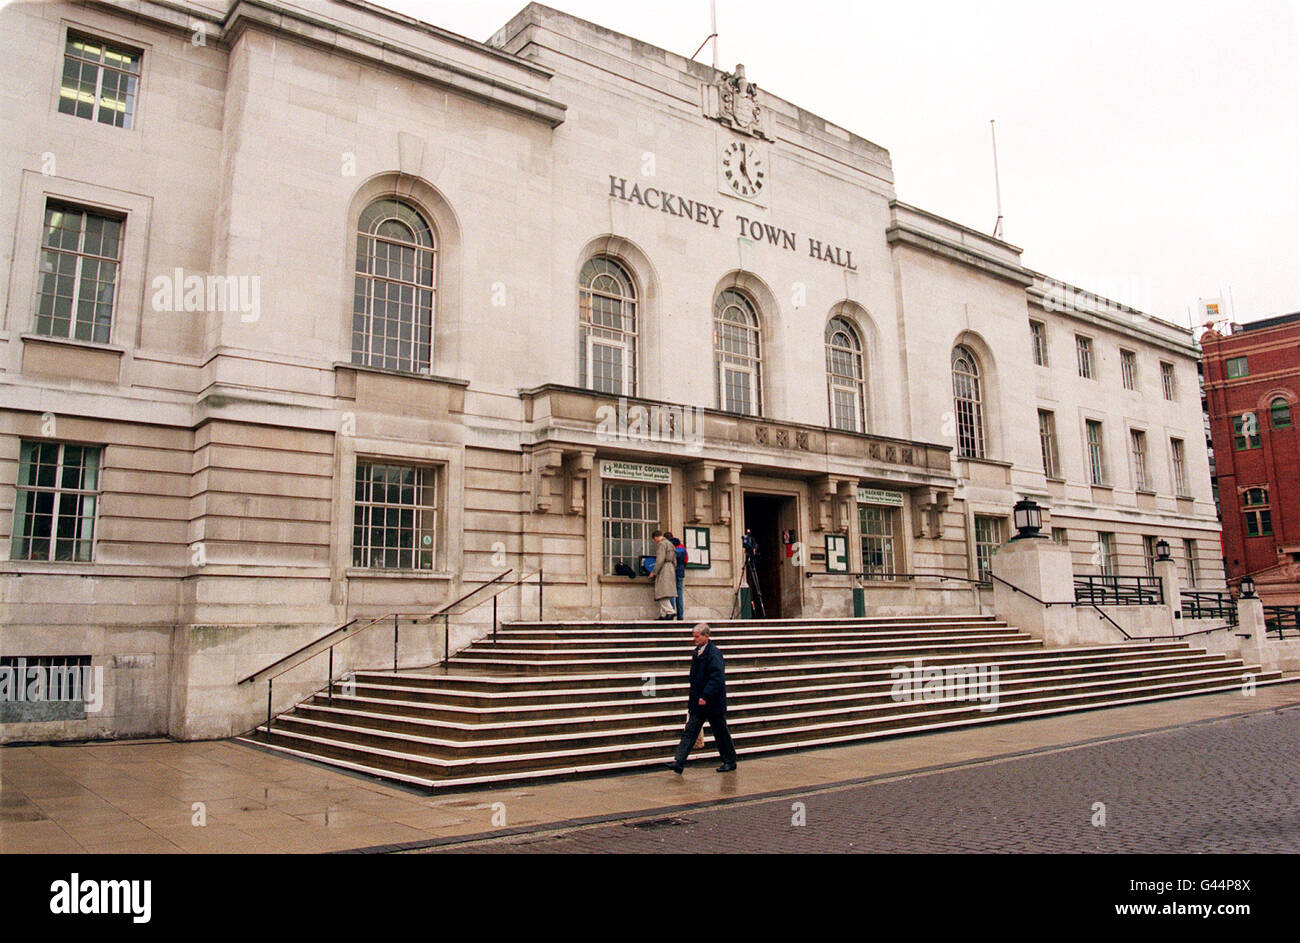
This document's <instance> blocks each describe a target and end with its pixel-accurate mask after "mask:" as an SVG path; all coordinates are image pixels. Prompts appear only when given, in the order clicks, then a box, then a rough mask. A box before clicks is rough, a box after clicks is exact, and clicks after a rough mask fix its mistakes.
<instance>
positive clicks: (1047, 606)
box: [989, 573, 1079, 609]
mask: <svg viewBox="0 0 1300 943" xmlns="http://www.w3.org/2000/svg"><path fill="white" fill-rule="evenodd" d="M989 576H990V577H991V578H992V579H993V580H994V581H995V582H998V583H1001V584H1002V585H1003V586H1006V587H1007V588H1008V589H1011V590H1014V591H1015V592H1017V593H1020V594H1021V595H1022V596H1028V597H1029V598H1030V599H1032V600H1033V601H1034V602H1036V603H1038V604H1039V605H1040V606H1042V607H1043V608H1044V609H1050V608H1051V607H1052V606H1070V607H1074V606H1077V605H1079V602H1078V600H1075V599H1071V600H1069V601H1062V602H1044V601H1043V600H1041V599H1039V598H1038V597H1037V596H1035V595H1034V594H1033V593H1031V592H1030V591H1029V590H1027V589H1021V588H1020V587H1019V586H1017V585H1016V584H1015V583H1012V582H1009V581H1007V580H1004V579H1003V578H1002V577H1000V576H998V575H997V574H996V573H990V574H989Z"/></svg>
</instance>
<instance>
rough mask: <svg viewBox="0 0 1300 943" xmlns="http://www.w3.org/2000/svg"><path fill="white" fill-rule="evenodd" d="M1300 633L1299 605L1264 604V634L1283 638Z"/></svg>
mask: <svg viewBox="0 0 1300 943" xmlns="http://www.w3.org/2000/svg"><path fill="white" fill-rule="evenodd" d="M1288 633H1290V634H1292V635H1300V606H1265V607H1264V634H1265V635H1269V634H1273V635H1276V636H1277V637H1278V638H1285V637H1286V636H1287V634H1288Z"/></svg>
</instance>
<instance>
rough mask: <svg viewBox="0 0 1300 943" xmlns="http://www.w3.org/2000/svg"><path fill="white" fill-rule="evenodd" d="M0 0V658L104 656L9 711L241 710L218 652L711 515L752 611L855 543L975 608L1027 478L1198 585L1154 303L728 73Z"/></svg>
mask: <svg viewBox="0 0 1300 943" xmlns="http://www.w3.org/2000/svg"><path fill="white" fill-rule="evenodd" d="M0 21H2V23H3V27H4V28H3V29H0V46H3V49H4V53H5V56H4V62H5V66H4V68H5V69H6V75H5V81H4V83H3V91H2V92H0V94H3V95H4V96H5V102H4V105H5V107H4V109H3V115H4V118H3V122H4V123H3V125H0V127H2V128H3V135H4V141H5V146H4V148H3V150H2V151H0V175H2V176H0V180H2V181H3V184H2V185H0V220H2V221H3V223H2V225H3V234H4V237H5V238H3V239H0V293H2V294H0V312H3V323H2V324H0V561H2V562H0V587H3V594H2V595H3V600H2V602H0V619H2V620H3V626H4V628H3V636H0V657H3V658H5V659H8V660H9V661H8V662H6V664H9V663H13V661H14V659H17V658H29V659H37V660H39V659H41V658H45V659H46V660H47V661H48V660H49V659H64V660H65V661H67V663H69V664H71V663H74V662H75V663H76V664H78V665H82V664H85V665H91V666H93V667H95V668H102V669H103V691H102V693H103V705H102V707H101V708H100V709H98V710H96V711H93V712H85V711H81V712H80V713H79V712H78V710H77V709H76V708H75V706H74V708H72V709H70V710H68V711H65V712H64V713H59V712H58V711H55V712H54V713H46V714H41V713H39V712H37V711H36V710H35V708H34V707H33V706H32V705H30V704H27V705H24V704H21V703H20V704H17V705H14V704H12V703H10V704H8V705H7V706H5V707H3V709H4V710H6V711H8V714H7V715H6V720H7V721H8V722H7V723H6V725H5V727H6V731H5V734H4V736H5V737H6V739H10V740H13V739H50V738H57V737H103V736H135V735H154V734H170V735H172V736H176V737H211V736H222V735H227V734H230V733H234V732H238V731H240V730H243V729H247V728H248V727H250V726H251V725H252V723H253V722H254V721H255V720H256V718H257V716H258V712H259V711H260V710H261V709H263V707H264V705H263V704H261V703H260V702H259V698H260V697H261V696H262V695H261V692H260V691H252V690H250V689H247V688H242V687H240V686H239V685H238V684H237V683H236V682H237V681H238V680H239V679H240V678H242V677H243V676H244V675H247V674H248V673H250V672H253V671H255V670H257V669H259V668H262V667H263V666H265V665H266V664H267V663H268V662H270V661H272V660H274V659H275V658H278V657H280V656H282V655H284V654H286V653H288V652H290V651H292V650H293V649H295V648H296V647H298V646H299V645H302V644H304V643H305V642H307V641H310V640H311V639H313V638H316V637H318V636H319V635H321V634H322V633H323V632H325V631H327V630H328V629H331V628H333V627H334V626H337V625H340V624H342V623H343V622H345V621H347V620H348V619H351V618H353V617H370V616H375V615H381V614H384V613H388V612H393V611H401V612H427V611H431V610H433V609H435V608H437V607H439V606H441V605H443V604H444V603H446V602H447V601H449V600H452V599H455V598H456V597H458V596H460V595H461V594H462V593H465V592H467V591H469V590H471V589H473V588H474V587H475V586H476V585H478V583H480V582H481V581H484V580H488V579H491V578H492V577H494V576H496V575H498V574H500V573H501V572H503V571H505V570H507V569H509V570H511V571H513V573H514V574H516V575H518V574H525V573H529V574H531V573H533V572H534V571H536V570H538V569H539V568H541V569H543V570H544V578H545V612H546V615H547V616H548V617H566V618H598V617H603V618H633V617H636V618H644V617H650V616H652V615H653V606H652V603H651V600H650V592H649V589H648V586H647V582H646V581H645V580H644V579H643V578H641V577H637V576H633V577H629V576H628V575H627V573H628V571H629V570H631V571H632V572H633V573H635V571H636V567H637V561H638V558H639V556H640V555H641V554H642V553H644V552H650V548H649V545H648V540H647V538H648V535H649V532H650V531H651V530H652V529H654V528H655V527H662V528H664V529H666V530H670V531H672V532H674V533H676V534H679V535H681V536H683V537H685V538H686V540H687V543H688V546H689V547H690V550H691V553H692V555H693V556H692V564H693V566H692V568H691V569H690V570H689V572H688V576H687V589H686V598H687V606H688V610H689V612H688V614H689V615H696V614H698V615H707V616H713V617H716V616H726V615H729V614H730V613H731V612H732V611H733V606H734V604H735V600H736V597H737V588H738V586H739V585H740V583H741V581H742V575H743V574H742V569H743V567H742V566H741V561H742V560H743V559H744V553H743V550H742V534H743V531H744V529H746V528H748V529H749V530H751V531H752V532H753V536H754V538H755V542H756V543H757V545H758V547H759V561H758V564H757V570H758V575H759V580H758V582H759V584H760V586H759V596H760V598H761V600H762V601H763V602H764V603H765V609H764V611H765V612H766V613H767V614H769V615H781V616H787V617H791V616H815V615H818V614H825V613H839V614H843V613H847V612H848V611H849V607H850V593H849V589H850V587H851V585H853V583H854V581H856V580H857V579H858V577H856V576H855V575H854V574H865V576H866V577H867V578H865V579H863V580H862V582H863V583H865V585H866V586H867V587H868V592H867V605H868V607H869V608H870V609H871V610H872V611H876V612H903V611H946V610H953V609H958V610H963V611H970V610H971V609H973V608H975V607H977V606H980V605H985V606H987V605H988V604H989V602H990V601H991V595H990V594H988V593H987V591H986V590H982V589H981V588H980V586H979V580H980V578H981V576H982V573H983V571H984V570H985V569H986V568H987V561H988V557H989V554H990V553H991V551H992V550H993V548H995V547H996V546H997V545H998V544H999V543H1001V542H1002V541H1004V540H1005V539H1007V538H1008V537H1009V536H1010V530H1011V528H1010V513H1011V506H1012V505H1013V504H1014V503H1015V501H1016V500H1018V499H1019V498H1021V497H1025V496H1029V497H1033V498H1034V499H1035V500H1037V501H1038V502H1039V503H1040V504H1041V505H1043V506H1044V508H1045V509H1046V511H1047V514H1046V517H1047V526H1049V527H1050V528H1052V533H1053V535H1054V536H1055V538H1056V539H1059V540H1063V541H1068V543H1069V546H1070V548H1071V550H1072V553H1073V557H1074V562H1075V566H1076V570H1077V571H1078V572H1098V571H1103V572H1114V573H1126V574H1134V573H1141V572H1145V568H1146V567H1147V566H1148V565H1149V564H1148V562H1147V560H1148V558H1149V557H1150V554H1151V552H1152V547H1153V545H1154V540H1155V538H1156V537H1159V536H1163V537H1165V538H1167V539H1168V540H1170V541H1171V543H1173V545H1174V553H1175V556H1178V555H1179V554H1182V555H1184V559H1191V560H1194V561H1195V571H1196V574H1197V578H1196V582H1197V585H1199V586H1206V587H1209V588H1215V587H1218V586H1221V585H1222V569H1221V566H1220V565H1219V554H1218V524H1217V521H1216V519H1215V514H1214V503H1213V498H1212V495H1211V493H1210V486H1209V476H1208V469H1207V462H1206V453H1205V445H1204V440H1203V438H1202V437H1201V435H1200V427H1201V417H1200V411H1199V402H1198V396H1197V380H1196V351H1195V349H1194V346H1193V343H1192V339H1191V337H1190V335H1189V333H1188V332H1187V331H1186V330H1184V329H1182V328H1179V327H1177V326H1175V325H1172V324H1169V323H1167V322H1164V321H1161V320H1159V319H1157V318H1153V317H1149V316H1147V315H1145V314H1142V313H1139V312H1136V311H1132V310H1129V309H1127V308H1124V307H1123V306H1120V305H1117V304H1114V303H1112V302H1109V301H1107V300H1106V299H1102V298H1098V297H1095V296H1092V295H1089V294H1087V293H1086V292H1083V291H1080V290H1078V289H1075V288H1073V287H1072V286H1069V285H1064V284H1062V283H1060V282H1057V281H1054V280H1052V279H1050V278H1048V277H1046V276H1044V275H1041V274H1039V273H1036V272H1033V271H1031V270H1029V269H1027V268H1025V267H1024V266H1023V265H1022V263H1021V260H1020V250H1019V249H1018V248H1016V247H1015V246H1012V245H1009V244H1007V243H1005V242H1003V241H999V240H996V239H993V238H991V237H989V236H987V235H983V234H981V233H978V232H975V231H973V230H971V229H969V228H966V227H964V226H961V225H958V224H956V223H954V222H951V221H949V220H946V219H944V218H942V217H940V216H937V215H934V214H933V213H930V212H927V211H925V210H922V209H918V208H916V207H913V206H910V205H908V204H906V203H904V202H901V201H900V200H898V198H897V196H896V194H895V190H894V180H893V173H892V168H891V164H890V158H889V154H888V152H887V151H886V150H885V149H884V148H882V147H880V146H878V145H876V144H873V143H871V142H870V141H867V140H865V139H863V138H861V137H858V136H857V135H855V134H853V133H850V132H848V131H846V130H844V129H842V128H839V127H836V126H834V125H832V124H830V123H828V122H826V121H824V120H822V119H821V118H819V117H817V116H816V115H814V114H812V113H810V112H808V111H805V110H803V109H802V108H800V107H798V106H796V105H794V104H792V103H789V102H786V101H784V100H782V99H780V98H778V97H776V96H775V95H773V94H770V93H769V92H768V91H767V90H766V89H762V88H759V87H757V86H756V85H754V84H753V83H752V82H751V81H750V79H749V78H747V77H745V76H744V74H743V71H742V70H741V69H739V68H738V69H737V70H736V72H735V73H734V74H733V73H721V72H717V71H715V70H714V69H712V68H710V67H707V66H704V65H701V64H700V63H697V62H694V61H691V60H688V59H686V58H683V57H682V56H679V55H677V54H675V53H672V52H668V51H666V50H663V49H658V48H655V47H652V46H649V45H647V44H645V43H642V42H639V41H637V40H635V39H632V38H630V37H627V36H623V35H620V34H617V33H613V32H611V31H609V30H606V29H603V28H601V27H599V26H597V25H594V24H591V23H588V22H585V21H582V20H579V19H576V18H573V17H571V16H568V15H566V14H563V13H559V12H557V11H555V10H552V9H549V8H546V7H543V6H538V5H529V6H528V7H527V8H525V9H524V10H523V11H522V12H521V13H519V14H518V16H516V17H515V18H514V19H513V20H512V21H511V22H510V23H508V24H507V25H506V26H505V27H503V28H502V29H501V30H500V31H499V32H498V33H497V34H496V35H495V36H494V37H492V39H491V40H490V41H489V42H487V43H479V42H474V41H470V40H467V39H465V38H463V37H460V36H457V35H454V34H451V33H448V32H446V31H443V30H440V29H438V28H436V27H433V26H430V25H427V24H424V23H420V22H418V21H415V20H412V19H409V18H407V17H404V16H400V15H397V14H394V13H391V12H388V11H386V10H384V9H382V8H380V7H377V6H374V5H371V4H368V3H364V2H357V0H332V2H329V3H324V4H322V3H307V2H295V0H259V2H257V3H250V2H245V0H191V2H188V3H172V2H168V3H163V2H155V0H136V2H132V3H130V4H113V3H107V2H82V3H49V4H23V3H19V4H13V5H10V6H9V7H7V8H6V9H5V10H4V11H3V13H0ZM704 564H707V566H705V565H704ZM914 574H918V575H914ZM940 576H946V577H950V579H947V580H940V579H938V577H940ZM536 592H537V591H536V589H535V587H534V586H532V585H529V586H526V587H524V588H523V589H518V590H514V591H512V593H509V594H506V595H504V596H503V597H502V599H501V603H502V604H503V605H504V606H505V608H506V611H505V612H504V613H503V614H505V615H507V616H511V617H513V616H515V615H518V614H523V615H528V614H530V613H532V612H534V611H535V606H536V602H537V600H536ZM486 613H487V610H486V609H485V608H480V609H478V610H474V611H472V612H470V613H467V614H466V615H465V616H464V617H463V618H461V619H458V620H457V621H456V622H455V623H454V624H453V632H452V634H451V645H452V647H453V648H454V647H456V646H458V645H462V644H464V643H465V642H467V641H468V640H469V639H470V638H472V637H474V636H475V635H477V634H480V633H481V632H482V631H483V623H484V620H485V619H489V618H490V616H489V615H487V614H486ZM425 642H426V643H427V644H425V645H424V649H422V651H421V652H419V653H416V652H414V651H413V652H412V653H411V655H410V658H416V657H417V655H423V656H436V655H438V654H439V653H440V646H441V645H442V642H441V639H439V638H434V637H429V638H427V639H426V640H425ZM375 644H376V645H381V646H382V644H390V643H388V642H383V641H382V640H380V641H379V642H376V643H375ZM355 657H356V658H357V659H358V660H360V659H363V658H364V657H366V656H365V654H364V653H362V652H358V653H356V655H355ZM296 683H297V685H298V688H299V690H307V689H308V688H310V687H313V686H319V684H320V683H321V679H320V678H316V679H315V680H313V679H312V678H311V677H309V676H308V675H307V674H305V673H304V674H303V675H302V676H301V677H300V678H299V679H298V680H297V682H296ZM277 690H280V689H277ZM293 691H294V688H293V684H291V683H288V682H286V685H285V696H286V697H292V696H293Z"/></svg>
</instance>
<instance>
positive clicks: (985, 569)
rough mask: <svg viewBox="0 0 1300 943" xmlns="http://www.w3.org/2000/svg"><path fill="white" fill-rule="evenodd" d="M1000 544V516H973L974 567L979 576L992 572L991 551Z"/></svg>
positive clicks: (986, 578)
mask: <svg viewBox="0 0 1300 943" xmlns="http://www.w3.org/2000/svg"><path fill="white" fill-rule="evenodd" d="M1000 546H1002V518H1000V517H981V516H979V515H976V516H975V567H976V570H977V571H978V572H979V578H980V579H981V580H984V581H987V580H989V579H992V574H993V551H994V550H996V549H998V547H1000Z"/></svg>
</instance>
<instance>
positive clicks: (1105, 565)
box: [1096, 531, 1119, 576]
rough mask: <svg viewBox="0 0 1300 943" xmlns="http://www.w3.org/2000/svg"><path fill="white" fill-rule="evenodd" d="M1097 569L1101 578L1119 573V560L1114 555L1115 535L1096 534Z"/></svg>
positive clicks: (1106, 532)
mask: <svg viewBox="0 0 1300 943" xmlns="http://www.w3.org/2000/svg"><path fill="white" fill-rule="evenodd" d="M1096 562H1097V568H1098V570H1100V571H1101V575H1102V576H1115V575H1117V574H1118V573H1119V558H1118V557H1117V556H1116V554H1115V535H1114V534H1113V533H1110V532H1109V531H1098V532H1097V561H1096Z"/></svg>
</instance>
